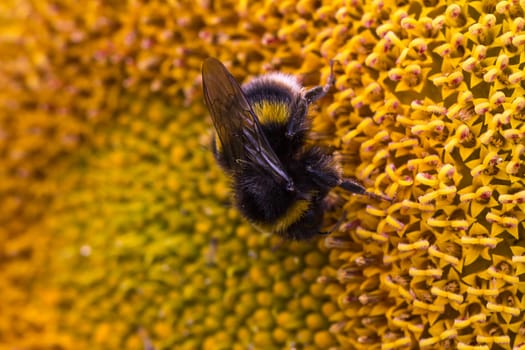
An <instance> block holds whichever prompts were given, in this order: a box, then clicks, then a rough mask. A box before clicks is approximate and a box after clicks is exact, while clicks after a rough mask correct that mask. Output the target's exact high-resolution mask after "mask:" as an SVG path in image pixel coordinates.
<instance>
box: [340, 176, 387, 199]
mask: <svg viewBox="0 0 525 350" xmlns="http://www.w3.org/2000/svg"><path fill="white" fill-rule="evenodd" d="M339 187H341V188H342V189H344V190H347V191H348V192H352V193H356V194H362V195H365V196H368V197H370V198H374V199H379V200H384V201H388V202H392V198H390V197H388V196H384V195H379V194H375V193H372V192H368V191H367V190H366V188H364V187H363V185H361V184H360V183H359V182H357V181H355V180H350V179H345V180H343V181H342V182H341V183H340V184H339Z"/></svg>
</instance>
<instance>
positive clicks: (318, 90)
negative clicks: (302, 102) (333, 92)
mask: <svg viewBox="0 0 525 350" xmlns="http://www.w3.org/2000/svg"><path fill="white" fill-rule="evenodd" d="M334 62H335V61H334V60H330V75H329V76H328V80H327V82H326V84H325V85H324V86H316V87H314V88H311V89H310V90H308V91H306V93H305V94H304V97H305V99H306V102H307V103H308V104H312V103H314V102H315V101H317V100H318V99H320V98H322V97H323V96H324V95H326V94H327V93H328V91H330V88H331V87H332V86H333V85H334V84H335V74H334Z"/></svg>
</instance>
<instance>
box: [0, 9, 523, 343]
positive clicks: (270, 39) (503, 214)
mask: <svg viewBox="0 0 525 350" xmlns="http://www.w3.org/2000/svg"><path fill="white" fill-rule="evenodd" d="M0 31H1V33H2V34H1V35H0V43H1V47H2V50H0V61H1V62H2V64H1V65H0V83H1V84H0V154H1V157H0V202H1V204H2V210H1V211H0V223H1V225H0V295H1V297H0V315H1V317H0V349H147V350H152V349H385V350H387V349H398V348H405V349H406V348H413V349H416V348H428V349H436V348H449V349H476V350H481V349H525V326H524V325H523V323H524V317H523V315H524V310H525V296H524V292H525V286H524V282H523V280H524V279H525V224H524V219H525V180H524V178H525V96H524V95H525V73H523V70H524V66H525V50H524V48H525V2H524V1H519V0H511V1H491V0H486V1H459V2H458V1H439V0H419V1H416V0H414V1H403V0H398V1H394V0H390V1H389V0H367V1H355V0H348V1H343V0H340V1H328V0H326V1H314V0H299V1H292V0H283V1H261V2H255V1H254V2H248V1H239V2H238V1H227V0H225V1H205V0H203V1H200V2H197V3H194V2H191V1H145V0H144V1H140V0H129V1H122V2H118V1H116V2H110V1H102V0H93V1H89V2H79V1H70V0H56V1H38V0H32V1H29V0H19V1H15V0H9V1H3V2H2V4H0ZM208 56H213V57H217V58H218V59H220V60H221V61H222V62H224V63H225V64H226V65H227V67H228V69H229V70H231V72H232V73H233V75H234V76H235V77H236V78H237V79H239V80H240V81H246V80H248V79H249V78H251V77H253V76H255V75H258V74H262V73H264V72H268V71H273V70H279V71H283V72H287V73H291V74H294V75H297V76H298V77H299V78H300V79H301V80H302V81H303V82H304V84H305V85H306V86H313V85H318V84H323V83H324V82H325V81H326V79H327V77H328V73H329V64H328V63H329V61H330V59H334V60H335V61H336V64H335V71H336V83H335V87H334V88H333V89H332V90H331V92H330V94H329V95H328V96H327V97H325V98H324V99H323V100H322V101H320V103H318V104H317V105H316V106H313V107H312V108H311V111H310V116H311V118H312V142H315V143H318V144H321V145H324V146H326V147H327V148H329V149H333V150H334V151H335V153H336V154H337V157H338V159H339V160H340V162H341V165H342V167H343V170H344V172H345V174H346V176H349V177H355V178H357V179H358V180H359V181H361V182H362V183H363V184H365V186H367V188H368V189H369V190H370V191H373V192H376V193H384V194H386V195H388V196H390V197H393V198H395V199H394V201H393V202H392V203H388V202H378V201H376V200H372V199H370V198H367V197H360V196H351V195H349V194H348V193H345V192H344V191H339V190H337V191H334V193H333V194H332V195H331V196H330V200H331V201H332V202H333V203H334V205H333V207H334V208H333V209H332V210H331V211H329V212H328V213H327V215H326V221H327V222H326V225H327V227H330V226H329V225H333V223H334V222H335V221H337V219H338V218H339V217H340V215H341V214H342V212H343V210H344V211H345V212H346V213H347V220H346V222H345V223H344V224H343V225H342V226H341V228H340V230H339V231H338V232H334V233H333V234H332V235H330V236H328V237H324V238H319V239H315V240H312V241H307V242H283V241H281V240H280V239H279V238H278V237H275V236H269V235H262V234H260V233H258V232H257V231H256V230H254V229H253V228H252V227H250V225H249V224H247V223H246V222H245V221H244V220H243V219H241V218H240V217H239V215H238V214H237V212H236V211H235V209H234V208H232V206H231V201H230V196H229V190H228V183H227V179H226V178H225V177H224V175H223V174H222V173H221V171H220V169H219V168H218V166H217V165H216V164H215V163H214V160H213V157H212V156H211V152H210V147H209V141H210V135H211V123H210V120H209V116H208V113H207V111H206V109H205V108H204V106H203V102H202V92H201V88H202V87H201V82H200V67H201V63H202V61H203V59H204V58H206V57H208Z"/></svg>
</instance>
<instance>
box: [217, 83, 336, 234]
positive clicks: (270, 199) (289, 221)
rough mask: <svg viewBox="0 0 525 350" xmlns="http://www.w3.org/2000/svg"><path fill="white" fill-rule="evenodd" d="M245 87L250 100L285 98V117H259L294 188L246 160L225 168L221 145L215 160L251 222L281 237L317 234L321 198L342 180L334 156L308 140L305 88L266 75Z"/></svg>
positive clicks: (278, 100) (274, 101)
mask: <svg viewBox="0 0 525 350" xmlns="http://www.w3.org/2000/svg"><path fill="white" fill-rule="evenodd" d="M243 92H244V94H245V96H246V99H247V101H248V102H249V104H250V105H251V106H254V105H256V104H257V103H270V104H271V105H279V104H283V105H285V106H287V108H288V110H289V111H290V113H289V115H288V117H287V118H286V120H277V121H276V120H265V119H264V118H261V116H258V117H259V119H260V120H261V126H262V129H263V132H264V134H265V136H266V138H267V139H268V141H269V144H270V145H271V147H272V149H273V151H274V152H275V154H276V155H277V156H278V158H279V160H280V161H281V162H282V164H283V166H284V170H285V171H286V173H287V174H288V175H289V176H290V177H291V178H292V179H293V183H294V185H295V186H294V187H295V188H294V190H293V191H290V190H288V189H287V188H286V186H285V184H282V183H277V182H276V181H275V179H274V178H272V177H270V176H268V175H267V174H266V173H264V172H261V171H260V169H259V168H257V167H251V166H250V164H247V165H243V166H240V167H237V168H236V169H229V168H228V167H227V166H226V164H225V162H224V161H223V159H222V155H221V152H220V150H217V149H214V153H215V157H216V159H217V161H218V162H219V164H221V165H222V166H223V168H225V170H226V171H227V172H229V173H230V175H231V176H232V179H233V181H232V183H233V185H232V187H233V191H234V196H235V203H236V206H237V207H238V209H239V211H240V212H241V213H242V214H243V215H244V216H245V217H246V218H247V219H248V220H250V221H251V222H252V223H254V224H256V225H258V226H260V227H262V228H264V229H266V230H269V231H272V232H275V233H277V234H279V235H281V236H283V237H285V238H288V239H308V238H310V237H313V236H315V235H317V234H319V233H320V230H321V225H322V221H323V208H322V203H323V199H324V198H325V196H326V195H327V194H328V192H329V191H330V190H331V189H332V188H333V187H335V186H337V185H338V184H339V183H340V181H341V180H340V175H339V171H338V170H337V167H336V166H335V165H334V162H333V160H332V157H331V156H330V155H327V154H325V153H324V152H323V151H322V150H321V149H320V148H319V147H316V146H309V145H307V144H306V134H307V131H308V126H309V125H308V121H307V119H306V113H307V109H308V102H307V100H306V98H305V96H304V93H303V91H302V90H298V91H295V90H294V89H291V88H290V87H289V86H286V85H285V84H282V82H281V81H273V80H272V79H271V78H267V77H265V78H257V79H255V80H254V81H252V82H251V83H249V84H248V85H246V86H244V87H243ZM299 201H303V202H301V203H302V206H301V208H302V209H298V208H297V207H296V206H297V203H298V202H299ZM305 201H306V202H305Z"/></svg>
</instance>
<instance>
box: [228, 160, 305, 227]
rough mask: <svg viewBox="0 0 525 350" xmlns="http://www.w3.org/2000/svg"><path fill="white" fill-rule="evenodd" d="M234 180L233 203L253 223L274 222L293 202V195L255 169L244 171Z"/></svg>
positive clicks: (284, 187) (235, 176) (283, 186)
mask: <svg viewBox="0 0 525 350" xmlns="http://www.w3.org/2000/svg"><path fill="white" fill-rule="evenodd" d="M234 179H235V181H234V183H233V186H234V193H235V202H236V203H237V206H238V207H239V210H240V211H241V213H242V214H243V215H244V216H246V217H247V218H248V219H250V220H251V221H253V222H255V223H265V222H273V221H276V220H277V219H279V218H280V217H281V216H282V215H283V214H284V213H285V212H286V210H287V209H288V208H289V207H290V205H291V204H292V203H293V202H294V197H295V194H294V193H291V192H289V191H287V190H286V186H285V185H283V184H277V183H275V182H274V181H273V179H272V178H271V177H269V176H267V175H265V174H261V173H259V172H258V171H257V169H245V170H244V171H243V172H242V173H240V174H237V175H234Z"/></svg>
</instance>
